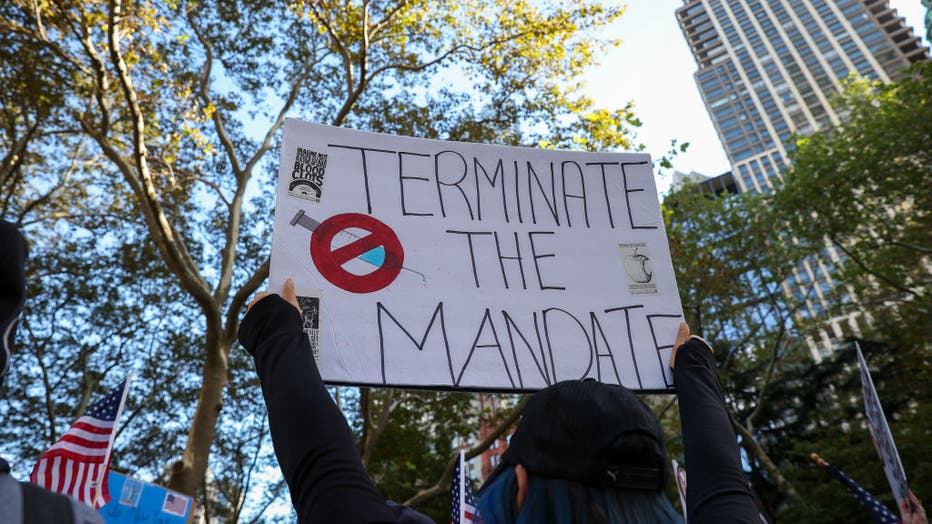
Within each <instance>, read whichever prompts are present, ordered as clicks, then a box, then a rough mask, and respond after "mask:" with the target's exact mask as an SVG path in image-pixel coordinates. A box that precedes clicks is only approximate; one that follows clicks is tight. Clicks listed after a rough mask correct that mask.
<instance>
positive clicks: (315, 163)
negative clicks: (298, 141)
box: [288, 147, 327, 204]
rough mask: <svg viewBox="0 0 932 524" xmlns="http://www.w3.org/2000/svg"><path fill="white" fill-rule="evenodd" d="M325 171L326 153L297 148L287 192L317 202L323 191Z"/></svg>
mask: <svg viewBox="0 0 932 524" xmlns="http://www.w3.org/2000/svg"><path fill="white" fill-rule="evenodd" d="M326 172H327V155H326V154H325V153H318V152H316V151H311V150H310V149H304V148H303V147H299V148H298V152H297V154H296V155H295V160H294V167H293V168H292V169H291V180H290V181H289V182H288V194H289V195H290V196H293V197H297V198H301V199H304V200H307V201H308V202H314V203H315V204H316V203H319V202H320V198H321V196H322V194H323V191H324V174H325V173H326Z"/></svg>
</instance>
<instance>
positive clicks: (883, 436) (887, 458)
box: [854, 341, 909, 507]
mask: <svg viewBox="0 0 932 524" xmlns="http://www.w3.org/2000/svg"><path fill="white" fill-rule="evenodd" d="M854 348H855V349H856V350H857V353H858V364H859V365H860V368H861V391H862V392H863V393H864V412H865V413H866V414H867V421H868V424H867V428H868V429H869V430H870V432H871V438H872V439H873V441H874V447H875V448H877V454H878V455H880V461H881V462H882V463H883V472H884V473H886V475H887V482H889V483H890V489H891V490H892V491H893V494H894V495H895V496H896V500H897V507H899V501H901V500H904V499H905V500H909V487H908V485H907V484H906V472H905V471H903V464H902V463H901V462H900V454H899V453H898V452H897V451H896V444H895V443H894V442H893V434H892V433H890V426H888V425H887V417H886V416H884V414H883V407H881V405H880V398H878V397H877V390H876V389H875V388H874V381H873V379H871V373H870V370H869V369H868V367H867V362H865V360H864V355H863V354H862V353H861V345H860V344H858V343H857V341H855V342H854Z"/></svg>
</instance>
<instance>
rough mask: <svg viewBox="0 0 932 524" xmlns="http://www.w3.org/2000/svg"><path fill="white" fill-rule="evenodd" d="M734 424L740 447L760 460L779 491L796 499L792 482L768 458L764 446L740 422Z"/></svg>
mask: <svg viewBox="0 0 932 524" xmlns="http://www.w3.org/2000/svg"><path fill="white" fill-rule="evenodd" d="M734 426H735V429H736V430H737V431H738V434H739V435H741V447H743V448H744V450H745V451H747V452H748V454H749V455H751V456H753V457H754V458H756V459H757V460H759V461H760V463H761V465H762V466H764V469H765V470H767V473H768V474H770V476H771V478H773V480H774V482H775V483H776V485H777V489H778V490H779V491H780V493H782V494H783V495H785V496H786V497H789V498H791V499H798V498H799V493H797V492H796V488H794V487H793V484H791V483H790V481H789V480H787V479H786V477H784V476H783V474H782V473H780V469H779V468H778V467H777V465H776V464H774V463H773V461H772V460H770V456H769V455H767V452H766V451H764V448H762V447H761V446H760V444H758V443H757V441H756V440H754V436H753V435H751V433H750V432H749V431H748V430H747V429H746V428H745V427H744V426H742V425H741V424H737V423H736V424H734Z"/></svg>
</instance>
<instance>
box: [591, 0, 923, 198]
mask: <svg viewBox="0 0 932 524" xmlns="http://www.w3.org/2000/svg"><path fill="white" fill-rule="evenodd" d="M890 4H891V5H892V6H893V7H895V8H896V9H897V11H898V12H899V13H900V16H903V17H904V18H906V23H907V25H910V26H912V27H913V28H914V31H913V32H914V34H924V33H925V30H924V27H923V17H924V16H925V9H924V8H923V7H922V4H921V3H920V0H892V1H891V2H890ZM627 5H628V10H627V12H626V13H625V15H624V16H623V17H622V18H621V20H619V21H618V22H616V23H615V24H613V26H612V27H611V28H610V29H609V30H610V31H614V32H616V33H615V34H617V35H618V36H620V38H621V39H622V44H621V45H620V46H618V47H616V48H612V49H610V50H609V51H608V52H607V53H606V55H605V56H604V57H603V58H602V60H601V61H600V65H599V66H598V67H593V68H591V69H590V70H589V71H588V72H587V74H586V92H587V94H588V95H589V96H591V97H592V98H593V99H594V101H595V103H596V106H598V107H604V108H609V109H611V108H615V107H621V106H623V105H624V104H625V103H626V102H628V101H629V100H633V101H634V103H635V112H636V114H637V115H638V116H639V117H640V118H641V120H642V122H643V126H642V127H641V128H640V129H639V131H638V139H639V141H641V142H642V143H644V144H646V145H647V150H648V152H650V153H651V156H652V157H654V158H658V157H659V156H661V155H662V154H663V153H665V152H666V151H667V150H668V149H669V145H670V140H671V139H673V138H676V139H677V141H678V142H680V143H682V142H689V143H690V146H689V148H688V150H687V152H686V153H681V154H680V155H679V156H678V157H677V158H676V159H675V160H674V163H673V167H674V169H676V170H679V171H684V172H689V171H693V170H694V171H698V172H699V173H703V174H705V175H710V176H715V175H720V174H722V173H724V172H725V171H728V170H729V169H730V167H729V165H728V160H727V158H726V157H725V152H724V150H723V149H722V146H721V143H720V142H719V140H718V135H716V133H715V128H714V127H713V125H712V121H711V120H710V119H709V115H708V113H706V110H705V106H703V104H702V98H701V97H700V96H699V90H698V88H697V87H696V83H695V81H694V80H693V73H695V71H696V62H695V61H694V60H693V57H692V54H691V53H690V51H689V46H688V45H687V44H686V40H685V38H683V33H682V32H681V31H680V28H679V25H678V24H677V22H676V16H675V15H674V11H675V10H676V9H677V8H678V7H680V6H681V5H683V0H630V1H628V2H627ZM924 41H925V39H924ZM925 42H926V46H927V47H928V46H929V44H928V42H927V41H925ZM669 183H670V179H669V177H664V178H662V179H661V180H660V181H659V184H658V185H659V186H661V187H658V189H661V191H663V188H662V186H665V185H668V184H669Z"/></svg>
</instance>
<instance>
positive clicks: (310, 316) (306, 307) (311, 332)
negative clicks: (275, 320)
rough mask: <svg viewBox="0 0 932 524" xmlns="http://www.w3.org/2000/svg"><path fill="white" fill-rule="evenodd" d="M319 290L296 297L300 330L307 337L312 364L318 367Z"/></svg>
mask: <svg viewBox="0 0 932 524" xmlns="http://www.w3.org/2000/svg"><path fill="white" fill-rule="evenodd" d="M320 295H321V291H320V290H313V291H309V292H302V293H301V294H300V295H298V305H299V306H301V329H302V330H303V331H304V333H305V334H306V335H307V341H308V343H309V344H310V346H311V352H312V353H313V355H314V362H316V363H317V365H318V366H320Z"/></svg>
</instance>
